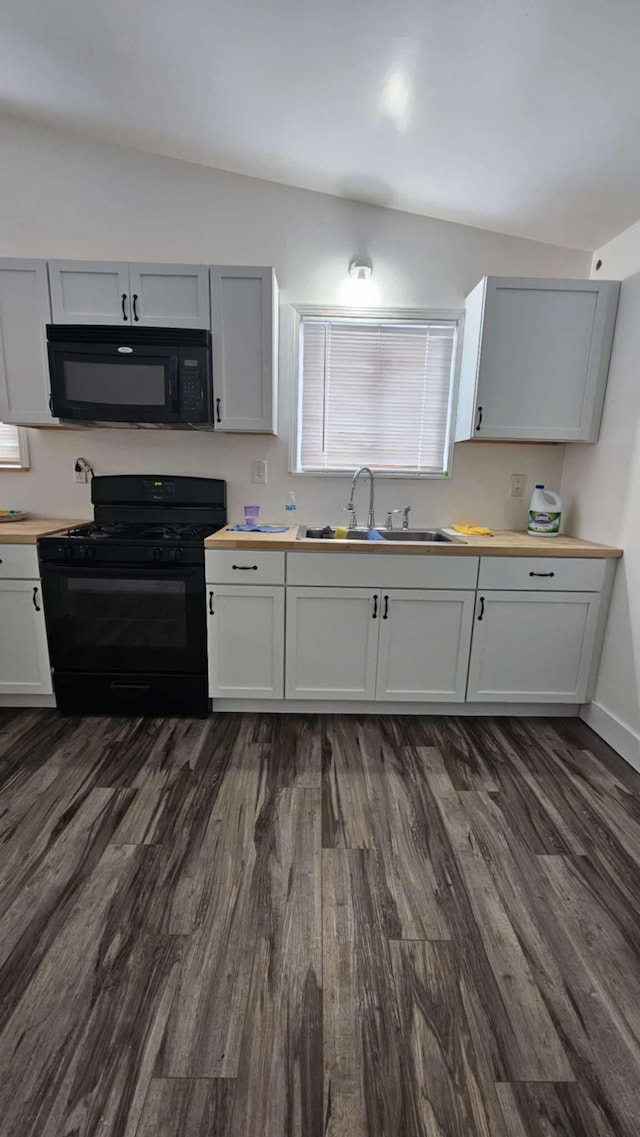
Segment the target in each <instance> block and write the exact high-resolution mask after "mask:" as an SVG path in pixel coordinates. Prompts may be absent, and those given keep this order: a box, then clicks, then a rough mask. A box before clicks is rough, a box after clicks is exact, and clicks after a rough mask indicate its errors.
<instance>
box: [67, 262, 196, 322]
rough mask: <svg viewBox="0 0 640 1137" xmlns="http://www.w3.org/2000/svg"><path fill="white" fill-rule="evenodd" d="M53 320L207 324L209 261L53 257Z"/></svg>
mask: <svg viewBox="0 0 640 1137" xmlns="http://www.w3.org/2000/svg"><path fill="white" fill-rule="evenodd" d="M49 279H50V282H51V307H52V310H53V322H54V323H55V324H119V325H121V326H122V327H136V325H137V326H139V327H159V328H208V327H209V326H210V315H209V270H208V268H207V266H206V265H188V264H138V263H136V262H132V263H130V264H129V263H127V262H126V261H49Z"/></svg>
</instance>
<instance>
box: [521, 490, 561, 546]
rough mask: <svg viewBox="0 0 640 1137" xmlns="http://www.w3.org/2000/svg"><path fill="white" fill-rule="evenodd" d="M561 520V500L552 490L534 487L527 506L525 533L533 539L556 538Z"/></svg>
mask: <svg viewBox="0 0 640 1137" xmlns="http://www.w3.org/2000/svg"><path fill="white" fill-rule="evenodd" d="M561 520H562V498H561V497H560V494H558V493H554V492H553V490H546V489H545V488H544V486H536V488H535V489H534V491H533V493H532V494H531V502H530V504H529V522H528V524H527V532H528V533H531V535H532V536H534V537H557V536H558V533H559V532H560V521H561Z"/></svg>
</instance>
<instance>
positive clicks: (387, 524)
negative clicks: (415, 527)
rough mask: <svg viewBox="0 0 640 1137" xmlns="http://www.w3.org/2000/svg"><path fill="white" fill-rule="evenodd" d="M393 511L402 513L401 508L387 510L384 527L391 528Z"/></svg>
mask: <svg viewBox="0 0 640 1137" xmlns="http://www.w3.org/2000/svg"><path fill="white" fill-rule="evenodd" d="M394 513H402V510H401V509H389V510H388V511H387V520H386V521H385V523H384V527H385V529H393V515H394Z"/></svg>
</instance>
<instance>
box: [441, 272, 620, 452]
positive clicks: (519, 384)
mask: <svg viewBox="0 0 640 1137" xmlns="http://www.w3.org/2000/svg"><path fill="white" fill-rule="evenodd" d="M619 292H620V285H619V284H618V283H617V282H616V281H591V280H527V279H513V278H510V277H488V278H487V280H486V282H485V289H484V294H482V290H480V292H478V290H477V289H476V290H474V292H473V293H471V296H470V297H469V302H470V310H469V319H468V321H467V331H466V332H465V344H464V348H463V360H462V368H461V385H460V414H459V418H458V428H459V429H458V435H457V436H458V438H461V437H467V438H469V437H471V438H476V439H483V438H513V439H533V440H537V439H540V440H545V439H548V440H552V441H593V440H595V439H597V437H598V431H599V427H600V418H601V414H602V405H603V401H604V393H605V387H606V381H607V373H608V368H609V357H610V354H611V343H612V339H613V330H614V324H615V316H616V309H617V304H618V296H619ZM482 300H483V301H484V304H483V307H482ZM467 334H468V336H469V340H468V341H467ZM478 336H479V340H478ZM474 337H475V340H476V343H475V347H474V343H473V342H472V341H473V340H474ZM474 368H475V370H476V373H477V385H476V387H475V402H474V404H473V410H472V411H471V406H470V403H469V397H471V402H472V403H473V394H474V391H473V387H474V384H473V378H472V373H473V371H474ZM470 373H471V374H470ZM461 424H462V427H461Z"/></svg>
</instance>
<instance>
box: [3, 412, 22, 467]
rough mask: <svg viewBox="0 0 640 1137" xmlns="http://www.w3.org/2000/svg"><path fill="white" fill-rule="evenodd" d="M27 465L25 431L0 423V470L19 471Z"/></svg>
mask: <svg viewBox="0 0 640 1137" xmlns="http://www.w3.org/2000/svg"><path fill="white" fill-rule="evenodd" d="M28 465H29V455H28V451H27V433H26V431H25V430H22V429H21V428H20V427H18V426H10V425H9V424H8V423H3V422H0V470H16V469H17V470H21V469H25V468H26V467H27V466H28Z"/></svg>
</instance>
